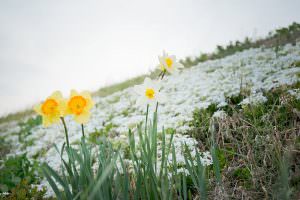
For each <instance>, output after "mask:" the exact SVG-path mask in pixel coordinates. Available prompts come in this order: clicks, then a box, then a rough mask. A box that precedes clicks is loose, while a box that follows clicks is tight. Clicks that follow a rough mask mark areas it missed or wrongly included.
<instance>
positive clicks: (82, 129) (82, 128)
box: [81, 124, 85, 138]
mask: <svg viewBox="0 0 300 200" xmlns="http://www.w3.org/2000/svg"><path fill="white" fill-rule="evenodd" d="M81 131H82V137H83V138H84V137H85V136H84V127H83V124H81Z"/></svg>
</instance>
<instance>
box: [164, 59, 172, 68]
mask: <svg viewBox="0 0 300 200" xmlns="http://www.w3.org/2000/svg"><path fill="white" fill-rule="evenodd" d="M165 61H166V64H167V66H168V68H172V65H173V60H172V59H171V58H166V59H165Z"/></svg>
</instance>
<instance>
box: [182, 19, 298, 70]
mask: <svg viewBox="0 0 300 200" xmlns="http://www.w3.org/2000/svg"><path fill="white" fill-rule="evenodd" d="M299 27H300V24H298V23H296V22H294V23H292V24H291V25H289V26H288V27H287V28H279V29H277V30H275V32H274V33H272V32H271V33H270V34H269V36H267V37H266V38H264V39H259V40H256V41H252V40H251V39H250V38H248V37H246V38H245V40H244V41H238V40H237V41H235V42H232V41H230V42H229V44H228V45H226V46H224V47H223V46H220V45H217V47H216V50H215V52H214V53H211V54H200V55H199V56H198V57H195V58H194V59H192V58H190V57H186V58H185V59H184V60H181V63H182V64H183V65H185V66H186V67H191V66H194V65H197V64H198V63H201V62H205V61H207V60H214V59H220V58H224V57H226V56H229V55H233V54H235V53H237V52H241V51H243V50H247V49H250V48H257V47H259V46H268V47H274V51H275V53H276V56H280V54H279V52H280V49H281V46H283V45H285V44H287V43H291V44H293V45H295V44H296V40H297V38H299V37H300V28H299Z"/></svg>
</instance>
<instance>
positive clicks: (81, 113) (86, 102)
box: [66, 90, 94, 124]
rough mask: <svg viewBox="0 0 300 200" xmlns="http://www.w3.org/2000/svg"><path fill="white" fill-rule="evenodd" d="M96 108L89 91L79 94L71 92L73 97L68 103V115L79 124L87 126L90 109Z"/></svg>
mask: <svg viewBox="0 0 300 200" xmlns="http://www.w3.org/2000/svg"><path fill="white" fill-rule="evenodd" d="M93 106H94V102H93V100H92V97H91V94H90V93H89V92H87V91H83V92H81V93H78V92H77V91H75V90H72V91H71V96H70V98H69V100H68V101H67V111H66V112H67V114H71V115H73V116H74V120H75V121H76V122H77V123H79V124H86V123H87V122H88V121H89V118H90V115H91V114H90V109H91V108H92V107H93Z"/></svg>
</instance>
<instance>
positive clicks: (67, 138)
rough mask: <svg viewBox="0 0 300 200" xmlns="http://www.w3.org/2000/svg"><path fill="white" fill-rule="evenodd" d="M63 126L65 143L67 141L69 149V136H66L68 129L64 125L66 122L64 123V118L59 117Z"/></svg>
mask: <svg viewBox="0 0 300 200" xmlns="http://www.w3.org/2000/svg"><path fill="white" fill-rule="evenodd" d="M60 119H61V121H62V123H63V125H64V129H65V134H66V141H67V147H68V148H69V147H70V144H69V136H68V129H67V125H66V122H65V118H63V117H60Z"/></svg>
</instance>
